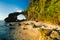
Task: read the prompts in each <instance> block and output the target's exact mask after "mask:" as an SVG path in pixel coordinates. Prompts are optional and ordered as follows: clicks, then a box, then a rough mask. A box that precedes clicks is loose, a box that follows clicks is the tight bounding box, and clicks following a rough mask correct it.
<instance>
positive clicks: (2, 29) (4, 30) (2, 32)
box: [0, 20, 10, 40]
mask: <svg viewBox="0 0 60 40" xmlns="http://www.w3.org/2000/svg"><path fill="white" fill-rule="evenodd" d="M4 24H5V22H4V21H3V20H0V39H6V40H8V39H7V38H8V33H9V32H10V29H9V27H6V26H4Z"/></svg>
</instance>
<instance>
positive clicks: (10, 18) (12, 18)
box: [4, 12, 28, 22]
mask: <svg viewBox="0 0 60 40" xmlns="http://www.w3.org/2000/svg"><path fill="white" fill-rule="evenodd" d="M20 14H23V15H24V16H25V18H27V16H28V14H27V12H13V13H10V14H9V15H8V17H7V18H5V19H4V21H5V22H17V21H22V20H18V19H17V16H18V15H20ZM23 21H24V19H23Z"/></svg>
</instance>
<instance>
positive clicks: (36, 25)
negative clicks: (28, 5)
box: [10, 21, 60, 40]
mask: <svg viewBox="0 0 60 40" xmlns="http://www.w3.org/2000/svg"><path fill="white" fill-rule="evenodd" d="M14 25H15V24H14ZM12 27H13V26H12ZM13 28H16V29H14V30H12V31H11V33H10V35H11V36H12V37H13V39H14V40H60V27H59V26H56V25H50V24H49V25H48V24H46V23H41V22H35V21H25V22H21V23H19V22H18V23H17V24H16V25H15V26H14V27H13Z"/></svg>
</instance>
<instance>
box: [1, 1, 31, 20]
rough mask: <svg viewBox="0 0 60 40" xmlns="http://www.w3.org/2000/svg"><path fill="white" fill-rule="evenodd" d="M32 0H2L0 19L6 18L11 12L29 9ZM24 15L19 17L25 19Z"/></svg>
mask: <svg viewBox="0 0 60 40" xmlns="http://www.w3.org/2000/svg"><path fill="white" fill-rule="evenodd" d="M29 2H30V0H0V20H4V19H5V18H6V17H7V16H8V14H9V13H12V12H21V11H22V10H25V9H27V7H28V6H29ZM23 18H24V16H23V15H19V17H18V19H23Z"/></svg>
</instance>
